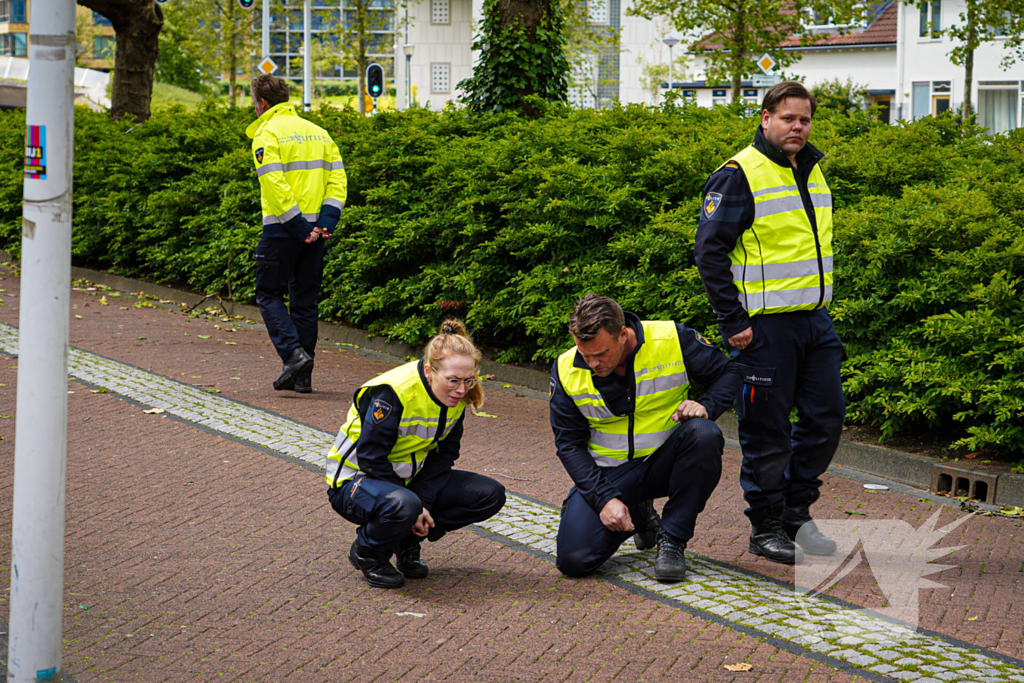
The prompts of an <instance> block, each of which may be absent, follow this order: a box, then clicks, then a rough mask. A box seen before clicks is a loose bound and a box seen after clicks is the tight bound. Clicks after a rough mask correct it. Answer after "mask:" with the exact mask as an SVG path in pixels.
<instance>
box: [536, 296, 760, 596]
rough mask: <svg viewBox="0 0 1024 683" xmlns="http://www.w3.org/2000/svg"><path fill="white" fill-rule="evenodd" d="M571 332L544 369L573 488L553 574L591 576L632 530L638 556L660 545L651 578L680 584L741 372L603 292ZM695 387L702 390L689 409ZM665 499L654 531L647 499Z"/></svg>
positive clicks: (577, 315)
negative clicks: (721, 419)
mask: <svg viewBox="0 0 1024 683" xmlns="http://www.w3.org/2000/svg"><path fill="white" fill-rule="evenodd" d="M569 331H570V332H571V333H572V335H573V339H574V340H575V341H576V346H575V347H573V348H571V349H569V350H568V351H566V352H565V353H563V354H562V355H561V356H559V358H558V360H557V361H555V364H554V367H552V369H551V392H550V393H551V400H550V404H551V428H552V430H553V431H554V433H555V445H556V446H557V447H558V457H559V459H560V460H561V461H562V465H563V466H564V467H565V469H566V471H567V472H568V473H569V476H570V477H571V478H572V480H573V483H575V486H574V487H573V488H572V489H571V490H570V491H569V495H568V497H567V498H566V499H565V503H563V505H562V516H561V522H560V524H559V527H558V539H557V562H556V565H557V567H558V569H559V571H561V572H562V573H563V574H565V575H567V576H586V575H587V574H589V573H591V572H593V571H594V570H596V569H597V568H598V567H600V566H601V565H602V564H603V563H604V562H605V560H607V559H608V558H609V557H611V556H612V555H613V554H614V553H615V551H616V550H617V549H618V548H619V546H620V545H622V543H623V542H624V541H625V540H626V539H628V538H629V537H630V536H633V535H634V533H635V534H636V545H637V548H639V549H641V550H643V549H646V548H649V547H653V545H654V544H655V543H657V547H658V554H657V558H656V559H655V565H654V571H655V578H657V579H658V580H659V581H663V582H666V583H673V582H676V581H682V580H683V578H684V577H685V575H686V561H685V558H684V556H683V551H684V550H685V549H686V544H687V542H688V541H689V540H690V539H691V538H692V537H693V530H694V524H695V523H696V521H697V515H698V514H700V512H701V511H702V510H703V509H704V504H705V503H706V502H707V499H708V497H709V496H710V495H711V492H712V491H714V490H715V486H717V485H718V480H719V477H720V476H721V474H722V448H723V446H724V444H725V442H724V440H723V438H722V432H721V431H720V430H719V429H718V426H717V425H716V424H715V423H714V422H713V420H715V419H716V418H717V417H718V416H719V415H721V414H722V412H723V411H725V410H726V409H727V408H728V407H729V406H730V405H731V404H732V401H733V397H734V396H735V395H736V392H737V391H739V385H740V378H739V374H738V373H737V372H736V370H735V368H734V367H733V364H732V363H730V362H729V360H728V359H727V358H726V357H725V356H724V355H722V353H721V352H720V351H719V350H718V349H716V348H715V347H713V346H712V345H711V344H709V343H708V342H707V340H706V339H704V337H702V336H701V335H700V334H698V333H697V332H696V331H694V330H692V329H690V328H689V327H686V326H685V325H677V324H676V323H674V322H671V321H649V320H643V321H642V320H640V318H639V317H637V315H636V314H635V313H631V312H629V311H623V310H622V308H621V307H620V306H619V304H618V303H616V302H615V301H613V300H612V299H609V298H608V297H606V296H601V295H599V294H588V295H587V296H586V297H584V298H583V299H580V301H579V303H578V304H577V305H576V310H575V311H573V314H572V316H571V317H570V319H569ZM691 378H692V379H693V380H695V381H696V382H698V383H700V384H701V385H703V386H705V387H707V388H708V389H707V393H706V394H705V395H704V396H703V397H702V398H700V399H698V400H696V401H694V400H690V398H689V387H690V380H691ZM664 496H668V501H667V502H666V503H665V508H664V510H663V517H662V519H661V520H660V528H659V520H658V517H657V515H656V514H655V513H654V511H653V508H652V507H651V501H652V499H654V498H662V497H664ZM651 536H654V538H651Z"/></svg>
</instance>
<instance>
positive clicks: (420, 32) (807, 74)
mask: <svg viewBox="0 0 1024 683" xmlns="http://www.w3.org/2000/svg"><path fill="white" fill-rule="evenodd" d="M591 2H593V3H594V4H593V6H592V7H591V20H592V21H593V22H594V23H597V24H601V25H608V26H610V27H613V28H616V29H618V30H619V31H620V50H619V51H618V52H616V53H614V54H604V55H595V59H594V63H593V73H592V76H593V84H592V87H589V88H583V89H581V90H580V91H578V92H574V93H570V99H571V100H572V101H573V102H574V103H575V104H577V105H578V106H602V107H603V106H608V105H609V104H610V103H611V102H612V101H614V100H618V101H620V102H623V103H634V102H637V103H649V104H654V103H656V101H657V100H659V99H660V96H659V95H658V94H657V92H656V91H657V88H656V87H654V88H653V91H652V87H651V85H650V83H645V80H648V81H649V80H650V78H649V77H648V76H647V74H648V73H649V70H648V69H645V66H647V65H652V64H666V65H667V64H668V61H669V50H668V48H667V47H666V46H665V45H664V44H663V43H662V42H661V41H662V39H663V38H665V37H666V36H668V35H670V34H671V33H672V31H671V28H670V27H669V26H668V25H667V24H666V23H665V22H664V21H649V20H646V19H641V18H638V17H631V16H627V12H626V10H627V8H628V7H629V3H630V2H631V0H591ZM482 7H483V0H420V1H419V2H416V3H414V4H410V5H409V8H408V16H409V20H408V22H406V23H407V26H406V27H405V28H404V29H403V30H402V31H400V32H396V35H395V38H396V45H395V56H396V59H395V84H396V86H397V89H398V103H399V106H401V107H404V106H405V103H406V64H407V60H406V58H404V57H403V48H404V47H405V46H412V47H411V52H412V56H411V58H408V64H409V65H410V68H409V77H410V78H409V82H410V83H411V84H412V85H413V86H415V88H414V89H415V92H416V99H417V101H418V102H420V103H421V104H425V103H429V105H430V106H431V108H434V109H441V108H443V107H444V105H445V103H446V102H447V101H449V100H453V99H456V98H457V97H458V92H457V90H456V85H457V84H458V83H459V81H461V80H462V79H465V78H469V77H470V76H472V73H473V63H474V61H475V55H474V53H473V52H472V50H471V48H470V46H471V44H472V41H473V37H474V35H475V31H476V27H477V26H479V24H480V21H481V15H482ZM964 11H965V3H964V1H963V0H932V2H931V3H930V4H929V5H928V6H927V7H926V8H925V9H924V10H921V9H918V8H917V7H914V6H912V5H905V4H899V3H896V2H888V3H886V4H884V5H881V6H879V7H878V9H877V11H876V12H875V14H874V15H873V16H872V17H870V18H869V20H868V21H867V22H865V24H864V25H863V26H859V27H855V28H853V29H852V30H849V31H848V32H847V33H844V34H840V33H839V32H838V31H837V27H835V26H829V25H809V26H808V30H809V31H811V32H813V33H816V34H818V35H819V36H820V37H819V39H818V40H817V41H815V43H814V44H813V45H809V46H801V45H800V44H799V41H797V40H790V41H787V44H786V45H785V48H784V49H786V50H787V51H793V52H797V53H799V55H800V59H799V61H797V62H796V63H795V64H793V65H791V66H790V67H787V68H786V70H785V71H786V73H787V74H790V75H795V76H801V77H803V78H804V81H805V82H806V83H807V84H808V85H814V84H816V83H819V82H822V81H826V80H830V79H833V78H839V79H841V80H845V79H847V78H852V79H853V81H854V82H855V83H858V84H862V85H864V86H866V88H867V90H868V94H869V97H870V100H871V102H872V103H875V104H879V105H882V106H883V107H884V109H883V116H884V117H886V118H891V119H892V120H894V121H895V120H897V119H910V118H919V117H921V116H926V115H928V114H936V113H940V112H942V111H944V110H945V109H948V108H950V107H952V108H956V107H958V106H959V105H960V104H961V103H962V102H963V90H964V82H965V81H964V70H963V68H962V67H959V66H955V65H954V64H952V63H951V62H950V61H949V57H948V53H949V51H950V49H952V47H953V46H954V43H953V42H952V41H951V39H950V38H948V37H945V36H941V35H940V36H939V37H933V33H934V32H936V31H938V30H941V29H942V28H944V27H947V26H949V25H951V24H952V23H954V22H956V21H959V15H960V13H961V12H964ZM1004 40H1005V39H1001V38H997V39H996V40H995V41H993V42H990V43H986V44H984V45H982V47H981V48H979V49H978V51H977V53H976V57H975V70H974V84H973V86H972V90H973V93H972V94H973V101H974V102H975V103H976V107H977V110H978V114H979V122H981V123H982V124H983V125H985V126H987V127H988V128H989V129H990V130H992V131H993V132H1002V131H1005V130H1008V129H1011V128H1017V127H1020V126H1021V125H1022V121H1021V113H1022V110H1024V101H1022V97H1024V64H1017V65H1014V66H1013V67H1011V68H1010V69H1008V70H1006V71H1003V70H1002V69H1000V67H999V62H1000V60H1001V59H1002V56H1003V44H1002V43H1003V41H1004ZM683 47H684V44H680V45H679V46H677V47H676V48H675V55H674V56H675V57H677V58H678V56H679V53H680V52H681V51H682V50H683ZM406 52H407V51H406ZM673 76H674V77H673V83H672V86H673V88H675V89H680V90H683V91H684V93H685V94H686V95H689V96H692V97H695V98H696V99H697V102H698V103H699V104H701V105H705V106H712V105H714V104H718V103H723V104H724V103H725V102H727V101H728V97H729V94H730V93H729V89H728V85H719V84H715V83H711V84H709V83H707V82H706V80H705V79H704V76H703V61H702V58H701V57H699V56H698V57H695V58H694V60H693V61H692V63H691V64H689V65H688V67H687V68H686V69H684V70H683V73H674V74H673ZM766 90H767V88H763V87H761V88H758V87H754V85H753V84H752V82H750V81H745V82H744V84H743V96H744V98H745V99H747V100H749V101H751V102H759V101H760V99H761V97H763V96H764V93H765V91H766ZM661 91H662V92H664V86H663V87H662V89H661Z"/></svg>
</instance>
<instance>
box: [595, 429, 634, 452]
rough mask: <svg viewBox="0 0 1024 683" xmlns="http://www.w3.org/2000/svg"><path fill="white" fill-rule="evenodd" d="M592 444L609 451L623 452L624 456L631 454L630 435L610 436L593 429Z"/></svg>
mask: <svg viewBox="0 0 1024 683" xmlns="http://www.w3.org/2000/svg"><path fill="white" fill-rule="evenodd" d="M590 443H592V444H594V445H595V446H600V447H601V448H607V449H608V450H612V451H622V452H623V453H624V454H625V453H628V452H629V435H628V434H609V433H607V432H599V431H597V430H596V429H593V428H591V430H590Z"/></svg>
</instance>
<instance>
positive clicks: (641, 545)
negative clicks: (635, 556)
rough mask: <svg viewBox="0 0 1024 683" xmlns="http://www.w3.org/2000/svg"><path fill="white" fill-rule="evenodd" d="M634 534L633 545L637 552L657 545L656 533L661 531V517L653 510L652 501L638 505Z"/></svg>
mask: <svg viewBox="0 0 1024 683" xmlns="http://www.w3.org/2000/svg"><path fill="white" fill-rule="evenodd" d="M634 526H635V527H636V534H635V535H634V536H633V543H634V544H636V549H637V550H647V549H648V548H654V547H655V546H657V545H658V532H659V531H661V517H658V513H657V512H656V511H655V510H654V501H653V500H645V501H644V502H642V503H640V514H639V519H637V520H636V522H635V524H634Z"/></svg>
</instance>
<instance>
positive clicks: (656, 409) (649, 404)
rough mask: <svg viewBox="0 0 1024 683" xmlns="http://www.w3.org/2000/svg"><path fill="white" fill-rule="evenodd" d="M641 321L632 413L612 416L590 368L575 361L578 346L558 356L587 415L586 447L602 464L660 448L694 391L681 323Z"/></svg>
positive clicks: (570, 391) (563, 377) (566, 382)
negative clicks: (681, 340) (641, 339)
mask: <svg viewBox="0 0 1024 683" xmlns="http://www.w3.org/2000/svg"><path fill="white" fill-rule="evenodd" d="M641 325H643V330H644V343H643V345H642V346H641V347H640V349H639V350H638V351H637V354H636V357H635V359H634V360H633V373H634V375H633V377H632V378H631V379H632V380H633V390H634V394H633V395H634V396H636V406H635V409H634V411H633V413H631V414H629V415H613V414H612V411H611V410H610V409H609V408H608V406H607V405H605V402H604V398H603V397H602V396H601V392H600V391H598V389H597V387H596V386H595V385H594V377H593V373H592V372H591V370H590V368H586V369H584V368H578V367H576V366H575V365H573V362H574V361H575V359H576V347H575V346H574V347H573V348H571V349H569V350H568V351H566V352H565V353H563V354H562V355H561V356H559V357H558V379H559V381H561V383H562V388H563V389H564V390H565V393H566V395H568V396H569V398H571V399H572V401H573V403H575V404H576V407H577V408H579V409H580V412H581V413H583V416H584V417H585V418H587V423H588V424H589V425H590V440H589V441H588V443H587V449H588V450H589V451H590V455H591V456H592V457H593V458H594V460H595V461H596V462H597V464H598V465H599V466H600V467H618V466H619V465H622V464H623V463H625V462H627V461H629V460H632V459H633V458H643V457H646V456H648V455H650V454H651V453H653V452H654V451H656V450H658V447H659V446H661V445H662V444H663V443H665V442H666V441H667V440H668V438H669V437H670V436H672V432H674V431H675V430H676V428H677V427H678V426H679V425H678V423H676V422H673V421H672V415H673V414H674V413H675V411H676V408H678V407H679V404H680V403H682V402H683V401H685V400H686V396H687V393H688V392H689V388H690V380H689V378H688V377H687V374H686V364H685V363H684V362H683V351H682V349H681V348H680V344H679V333H678V332H677V331H676V324H675V323H674V322H671V321H650V320H645V321H643V322H642V323H641Z"/></svg>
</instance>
